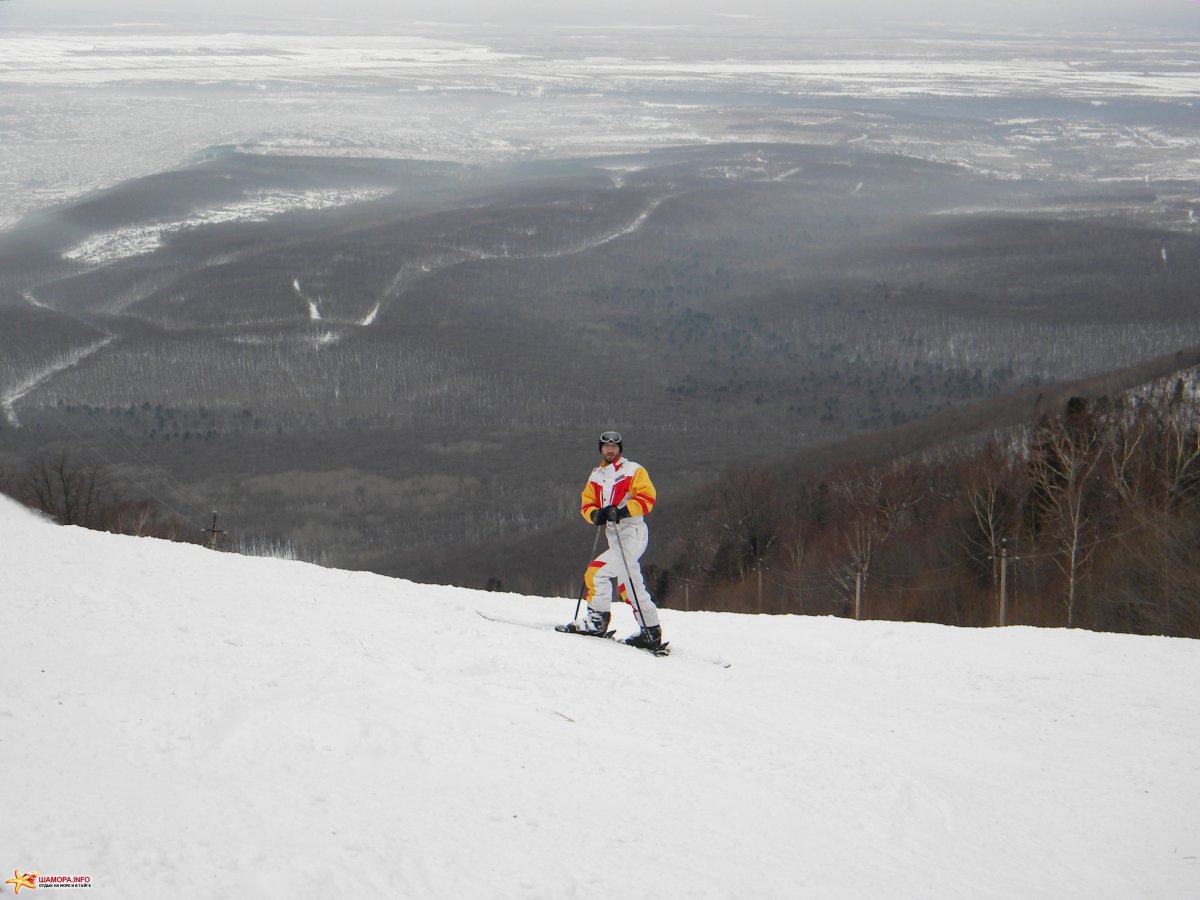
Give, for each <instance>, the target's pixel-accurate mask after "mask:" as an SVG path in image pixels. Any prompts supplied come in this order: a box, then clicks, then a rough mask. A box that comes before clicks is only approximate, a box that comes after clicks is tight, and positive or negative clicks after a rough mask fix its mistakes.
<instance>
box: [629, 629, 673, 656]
mask: <svg viewBox="0 0 1200 900" xmlns="http://www.w3.org/2000/svg"><path fill="white" fill-rule="evenodd" d="M625 643H626V644H628V645H629V646H630V647H637V648H638V649H639V650H649V651H650V652H651V653H653V654H654V655H655V656H666V655H667V653H668V652H669V651H668V650H667V645H666V644H664V643H663V639H662V627H661V626H659V625H651V626H650V627H648V628H643V629H642V630H641V631H640V632H638V633H637V634H635V635H634V636H633V637H628V638H625Z"/></svg>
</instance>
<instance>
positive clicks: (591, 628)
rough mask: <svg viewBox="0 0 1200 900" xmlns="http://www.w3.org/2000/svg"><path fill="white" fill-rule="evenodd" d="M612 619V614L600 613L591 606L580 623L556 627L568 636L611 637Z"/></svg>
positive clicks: (569, 623)
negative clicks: (609, 625) (609, 623)
mask: <svg viewBox="0 0 1200 900" xmlns="http://www.w3.org/2000/svg"><path fill="white" fill-rule="evenodd" d="M611 618H612V614H611V613H607V612H598V611H596V610H594V609H592V608H591V607H590V606H589V607H588V608H587V613H586V614H585V615H584V617H583V618H582V619H581V620H580V621H578V622H568V623H567V624H566V625H555V626H554V627H555V628H556V629H557V630H559V631H565V632H567V633H568V634H585V635H589V636H591V637H609V636H610V635H611V634H612V632H611V631H609V630H608V622H609V619H611Z"/></svg>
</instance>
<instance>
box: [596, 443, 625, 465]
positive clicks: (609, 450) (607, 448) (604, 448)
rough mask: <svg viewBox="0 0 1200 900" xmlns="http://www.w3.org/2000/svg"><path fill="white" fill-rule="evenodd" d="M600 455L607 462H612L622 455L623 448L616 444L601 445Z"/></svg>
mask: <svg viewBox="0 0 1200 900" xmlns="http://www.w3.org/2000/svg"><path fill="white" fill-rule="evenodd" d="M600 455H601V456H602V457H604V461H605V462H609V463H610V462H612V461H613V460H614V459H616V458H617V457H618V456H620V455H621V448H620V447H618V446H617V445H616V444H601V445H600Z"/></svg>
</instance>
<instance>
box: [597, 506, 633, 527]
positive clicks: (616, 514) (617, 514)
mask: <svg viewBox="0 0 1200 900" xmlns="http://www.w3.org/2000/svg"><path fill="white" fill-rule="evenodd" d="M600 517H601V518H602V519H603V520H604V521H605V522H612V523H613V524H614V525H616V524H617V523H618V522H620V521H621V520H622V519H628V518H629V510H627V509H625V508H623V507H619V506H606V507H604V509H602V510H600Z"/></svg>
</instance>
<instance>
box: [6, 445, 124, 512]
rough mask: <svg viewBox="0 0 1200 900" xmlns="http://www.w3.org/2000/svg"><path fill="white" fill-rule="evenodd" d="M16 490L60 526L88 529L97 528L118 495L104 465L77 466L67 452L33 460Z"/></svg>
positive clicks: (22, 498) (23, 500) (23, 499)
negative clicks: (105, 511)
mask: <svg viewBox="0 0 1200 900" xmlns="http://www.w3.org/2000/svg"><path fill="white" fill-rule="evenodd" d="M16 487H17V497H18V499H20V500H21V501H22V502H24V503H26V504H27V505H29V506H32V507H34V508H35V509H40V510H42V512H45V513H47V514H48V515H50V516H52V517H54V519H55V520H56V521H58V522H59V523H60V524H63V525H82V526H85V527H96V526H97V525H98V522H99V519H100V517H101V516H102V514H103V511H104V510H105V508H107V507H109V506H111V505H112V504H113V503H114V502H115V496H116V494H115V491H114V490H113V487H112V483H111V482H110V481H109V479H108V476H107V474H106V473H105V472H104V469H103V467H102V466H100V465H99V464H97V463H77V462H76V461H75V460H74V459H72V458H71V456H70V454H69V453H68V452H67V451H66V450H63V451H62V452H61V453H59V455H58V456H57V457H49V456H42V457H39V458H37V459H35V460H33V461H32V462H31V463H29V465H28V466H27V467H26V469H25V471H24V473H23V474H22V475H20V476H19V477H18V479H17V482H16Z"/></svg>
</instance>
